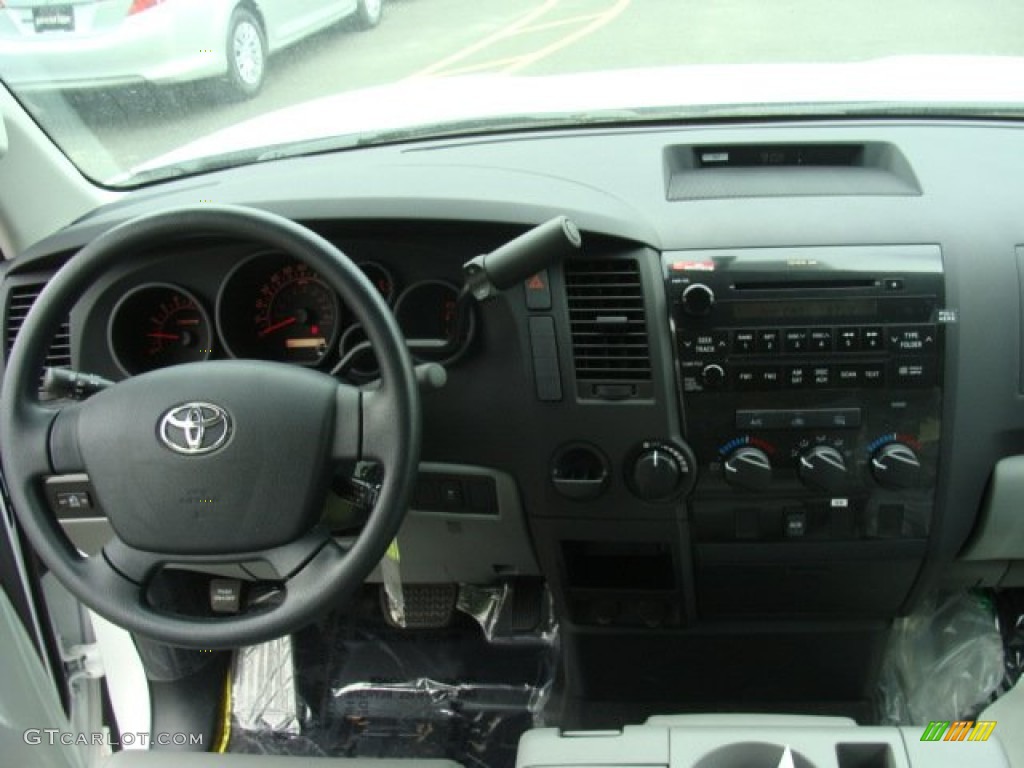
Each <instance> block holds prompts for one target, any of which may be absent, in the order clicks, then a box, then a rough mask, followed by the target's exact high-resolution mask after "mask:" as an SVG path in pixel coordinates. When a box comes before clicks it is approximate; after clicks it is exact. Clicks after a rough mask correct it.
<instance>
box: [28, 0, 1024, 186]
mask: <svg viewBox="0 0 1024 768" xmlns="http://www.w3.org/2000/svg"><path fill="white" fill-rule="evenodd" d="M896 51H898V52H902V53H904V54H908V53H909V54H933V53H965V54H985V55H993V54H994V55H1016V56H1019V55H1024V3H1022V2H1020V0H986V2H985V3H969V2H964V1H963V0H837V1H835V2H828V1H826V0H771V1H770V2H769V1H768V0H389V2H387V3H386V4H385V16H384V19H383V21H382V22H381V24H380V26H378V27H377V28H375V29H372V30H369V31H359V30H356V29H354V28H353V26H352V25H351V24H345V23H343V24H341V25H338V26H336V27H334V28H332V29H328V30H325V31H324V32H322V33H320V34H317V35H315V36H314V37H312V38H309V39H307V40H305V41H303V42H302V43H299V44H298V45H295V46H293V47H292V48H290V49H288V50H285V51H282V52H280V53H279V54H277V55H275V56H274V57H273V58H272V59H271V61H270V65H269V73H268V78H267V81H266V83H265V86H264V88H263V90H262V91H261V92H260V93H259V94H258V95H257V96H256V97H255V98H253V99H251V100H249V101H241V102H239V101H233V100H229V99H225V98H223V96H222V94H221V91H220V90H219V89H217V88H215V87H210V86H209V85H185V86H176V87H161V88H129V89H117V90H114V91H105V92H97V93H91V94H88V95H74V96H71V97H68V98H67V101H65V96H64V95H61V94H51V95H46V96H34V97H32V98H31V99H29V100H28V102H29V104H30V108H32V109H34V110H36V111H37V112H38V113H39V116H40V122H41V123H42V124H44V125H45V126H46V127H47V128H48V129H49V130H51V131H52V133H53V135H54V136H55V138H56V139H57V141H58V143H60V144H62V145H63V146H64V148H65V150H66V151H67V152H68V153H69V154H70V155H71V156H72V158H73V159H75V160H76V161H78V162H80V164H81V165H83V167H84V168H85V169H86V171H87V172H89V173H90V174H91V175H93V176H94V177H97V178H104V177H106V178H109V177H111V176H114V175H116V174H117V173H120V172H122V171H124V170H126V169H129V168H131V167H133V166H135V165H137V164H139V163H142V162H144V161H146V160H149V159H151V158H153V157H156V156H159V155H161V154H163V153H165V152H168V151H170V150H172V149H174V148H176V147H178V146H180V145H182V144H185V143H188V142H189V141H192V140H194V139H196V138H198V137H200V136H203V135H205V134H207V133H210V132H213V131H216V130H218V129H220V128H223V127H226V126H229V125H232V124H234V123H237V122H239V121H242V120H245V119H246V118H249V117H253V116H256V115H259V114H262V113H264V112H267V111H271V110H275V109H280V108H283V107H287V106H290V105H293V104H297V103H301V102H304V101H307V100H310V99H314V98H317V97H320V96H324V95H328V94H331V93H335V92H339V91H347V90H355V89H359V88H365V87H368V86H373V85H380V84H384V83H389V82H393V81H396V80H403V79H408V78H428V77H447V76H456V75H460V74H471V73H487V72H498V73H506V74H513V75H523V76H529V75H545V74H557V73H565V72H577V71H585V70H591V69H604V68H608V67H613V66H614V67H634V66H639V67H642V66H658V65H665V64H679V63H683V64H687V63H734V62H747V61H754V62H778V61H850V60H858V59H871V58H876V57H879V56H886V55H891V54H892V53H893V52H896ZM66 104H70V105H71V107H72V109H71V110H67V109H66ZM83 129H85V130H83Z"/></svg>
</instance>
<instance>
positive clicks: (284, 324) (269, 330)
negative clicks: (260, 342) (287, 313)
mask: <svg viewBox="0 0 1024 768" xmlns="http://www.w3.org/2000/svg"><path fill="white" fill-rule="evenodd" d="M294 323H295V318H294V317H286V318H285V319H284V320H281V321H280V322H277V323H274V324H273V325H268V326H267V327H266V328H264V329H263V330H262V331H260V332H259V337H260V338H261V339H262V338H263V337H264V336H269V335H270V334H272V333H273V332H274V331H279V330H281V329H282V328H287V327H288V326H289V325H292V324H294Z"/></svg>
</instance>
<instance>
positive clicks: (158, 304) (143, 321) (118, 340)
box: [108, 283, 213, 376]
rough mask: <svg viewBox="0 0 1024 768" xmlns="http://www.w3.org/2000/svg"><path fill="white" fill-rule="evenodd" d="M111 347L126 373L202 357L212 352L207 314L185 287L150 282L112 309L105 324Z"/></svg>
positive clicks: (204, 357) (129, 373)
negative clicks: (108, 321) (106, 324)
mask: <svg viewBox="0 0 1024 768" xmlns="http://www.w3.org/2000/svg"><path fill="white" fill-rule="evenodd" d="M108 339H109V343H110V351H111V353H112V354H113V357H114V360H115V361H116V362H117V364H118V366H119V367H120V368H121V370H122V371H124V372H125V373H126V374H128V375H130V376H131V375H135V374H138V373H145V372H146V371H152V370H155V369H157V368H164V367H166V366H169V365H179V364H181V363H193V362H199V361H201V360H206V359H207V358H208V357H209V356H210V353H211V352H212V349H211V347H212V343H213V334H212V330H211V325H210V318H209V316H208V315H207V314H206V311H205V310H204V309H203V307H202V305H201V304H200V303H199V301H198V300H197V299H196V298H195V296H193V295H192V294H190V293H189V292H188V291H185V290H183V289H182V288H179V287H177V286H175V285H170V284H166V283H149V284H147V285H143V286H140V287H138V288H136V289H134V290H132V291H131V292H129V293H127V294H125V296H124V297H123V298H122V299H121V300H120V301H119V302H118V304H117V306H116V307H114V311H113V313H112V314H111V316H110V324H109V326H108Z"/></svg>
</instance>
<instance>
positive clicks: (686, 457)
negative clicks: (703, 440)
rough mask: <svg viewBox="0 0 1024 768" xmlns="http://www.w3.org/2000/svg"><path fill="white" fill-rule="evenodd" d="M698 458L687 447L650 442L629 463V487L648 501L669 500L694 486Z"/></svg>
mask: <svg viewBox="0 0 1024 768" xmlns="http://www.w3.org/2000/svg"><path fill="white" fill-rule="evenodd" d="M695 466H696V464H695V459H694V458H693V452H692V451H690V449H689V448H688V447H686V446H684V445H679V444H676V443H674V442H669V441H662V440H650V441H647V442H644V443H642V444H641V445H639V446H638V447H637V452H636V453H634V454H633V457H632V459H631V460H630V459H627V463H626V473H625V474H626V484H627V485H628V486H629V488H630V490H632V491H633V493H635V494H636V495H637V496H639V497H640V498H641V499H643V500H644V501H651V502H660V501H669V500H670V499H674V498H675V497H677V496H681V495H683V494H684V493H688V492H689V491H690V489H691V488H692V487H693V483H694V480H695V479H696V477H695V476H694V471H693V470H694V467H695Z"/></svg>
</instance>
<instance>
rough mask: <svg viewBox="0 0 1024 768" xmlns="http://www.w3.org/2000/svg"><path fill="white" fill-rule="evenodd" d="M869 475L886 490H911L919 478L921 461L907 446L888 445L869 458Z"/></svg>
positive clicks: (900, 444)
mask: <svg viewBox="0 0 1024 768" xmlns="http://www.w3.org/2000/svg"><path fill="white" fill-rule="evenodd" d="M871 474H872V475H874V476H875V480H877V481H878V484H879V485H882V486H884V487H886V488H913V487H914V486H916V485H917V484H918V481H919V480H920V477H921V460H920V459H919V458H918V457H917V454H916V453H914V449H913V448H911V447H910V446H909V445H904V444H903V443H889V444H888V445H883V446H882V447H881V448H879V449H878V450H877V451H875V455H874V456H872V457H871Z"/></svg>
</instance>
